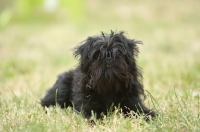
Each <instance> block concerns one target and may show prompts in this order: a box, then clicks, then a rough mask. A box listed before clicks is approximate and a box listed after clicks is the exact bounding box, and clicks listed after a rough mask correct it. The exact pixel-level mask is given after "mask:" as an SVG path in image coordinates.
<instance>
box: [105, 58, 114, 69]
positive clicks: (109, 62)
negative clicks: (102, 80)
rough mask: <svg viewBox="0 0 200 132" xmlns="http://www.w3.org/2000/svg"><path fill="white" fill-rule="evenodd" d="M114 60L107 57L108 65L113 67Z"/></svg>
mask: <svg viewBox="0 0 200 132" xmlns="http://www.w3.org/2000/svg"><path fill="white" fill-rule="evenodd" d="M112 61H113V60H112V59H111V58H106V67H111V65H112Z"/></svg>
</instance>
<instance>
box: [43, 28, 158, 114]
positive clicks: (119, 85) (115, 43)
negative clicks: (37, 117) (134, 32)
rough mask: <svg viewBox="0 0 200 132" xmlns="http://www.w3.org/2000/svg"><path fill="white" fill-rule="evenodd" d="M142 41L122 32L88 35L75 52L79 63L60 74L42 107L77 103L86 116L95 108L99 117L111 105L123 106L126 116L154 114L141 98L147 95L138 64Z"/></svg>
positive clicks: (74, 104)
mask: <svg viewBox="0 0 200 132" xmlns="http://www.w3.org/2000/svg"><path fill="white" fill-rule="evenodd" d="M139 43H141V42H140V41H135V40H132V39H128V38H127V37H126V36H125V35H124V33H123V32H119V33H114V32H113V31H111V33H110V34H105V33H101V35H100V36H94V37H88V38H87V40H86V41H84V42H83V44H82V45H80V46H78V47H77V48H76V49H75V52H74V55H75V57H78V58H79V62H80V64H79V65H78V67H77V68H76V69H74V70H71V71H68V72H65V73H63V74H61V75H59V77H58V79H57V81H56V83H55V84H54V86H53V87H52V88H51V89H50V90H49V91H48V92H47V94H46V96H45V97H44V98H43V99H42V100H41V104H42V106H46V107H49V106H52V105H56V103H58V104H59V105H60V106H61V107H62V108H66V107H68V106H74V108H75V110H77V111H78V112H80V111H82V112H83V114H84V116H85V117H86V118H90V117H91V114H92V111H93V112H94V113H95V114H96V117H97V118H100V117H101V116H102V113H103V114H105V115H106V114H108V113H107V112H108V111H109V110H110V107H111V106H116V107H120V109H121V111H122V113H123V114H125V115H128V114H129V113H130V112H131V111H134V112H136V113H138V114H144V115H146V116H147V117H148V116H152V117H154V116H155V113H154V112H153V111H152V110H150V109H148V108H147V107H145V106H144V105H143V102H142V99H141V98H140V97H141V96H145V95H144V89H143V85H142V83H141V79H142V75H141V72H140V69H139V68H138V66H137V64H136V57H137V56H138V53H139V51H138V47H137V44H139Z"/></svg>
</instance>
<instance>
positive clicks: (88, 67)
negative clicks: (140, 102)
mask: <svg viewBox="0 0 200 132" xmlns="http://www.w3.org/2000/svg"><path fill="white" fill-rule="evenodd" d="M139 43H141V42H140V41H135V40H132V39H128V38H127V37H126V36H125V35H124V32H119V33H114V32H113V31H111V33H110V34H105V33H103V32H102V33H101V35H100V36H94V37H88V38H87V40H85V41H84V42H83V44H82V45H80V46H78V47H77V48H76V50H75V56H76V57H77V56H79V57H80V69H81V72H82V73H83V75H84V78H83V79H84V81H85V82H86V83H87V86H88V88H91V89H94V90H97V91H98V92H100V93H102V92H107V91H113V90H114V91H115V92H118V91H121V90H122V89H121V88H122V87H124V89H125V88H130V89H131V88H133V89H134V88H135V89H137V88H138V87H139V88H138V89H141V90H139V93H141V94H143V88H142V84H141V83H140V81H139V79H140V78H141V74H140V71H139V69H138V67H137V65H136V59H135V58H136V57H137V55H138V52H139V51H138V47H137V44H139Z"/></svg>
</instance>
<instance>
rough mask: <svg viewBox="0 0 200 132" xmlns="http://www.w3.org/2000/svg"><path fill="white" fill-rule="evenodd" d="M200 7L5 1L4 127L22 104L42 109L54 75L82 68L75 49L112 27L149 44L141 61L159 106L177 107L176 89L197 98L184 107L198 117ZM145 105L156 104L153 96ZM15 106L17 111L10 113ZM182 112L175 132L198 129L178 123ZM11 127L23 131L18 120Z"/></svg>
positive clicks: (192, 3) (169, 0) (1, 41)
mask: <svg viewBox="0 0 200 132" xmlns="http://www.w3.org/2000/svg"><path fill="white" fill-rule="evenodd" d="M199 5H200V1H199V0H166V1H162V0H123V1H122V0H0V100H1V102H0V107H1V109H2V110H1V111H0V112H1V113H0V115H1V116H2V117H4V118H5V120H4V125H2V126H3V127H1V125H0V131H1V128H8V130H9V129H10V126H9V125H8V124H9V117H11V116H12V117H13V118H14V120H17V119H18V116H19V115H20V109H23V110H24V111H25V113H29V110H30V109H31V108H30V107H31V106H32V108H33V107H34V108H35V109H33V111H34V112H36V111H39V110H38V109H41V107H40V105H39V104H38V103H36V102H38V101H39V100H40V98H41V97H42V96H43V95H44V94H45V92H46V89H47V88H48V87H50V86H52V85H53V83H54V82H55V80H56V75H58V74H59V73H61V72H63V71H66V70H69V69H72V68H74V67H75V66H77V63H78V62H77V60H76V59H74V58H73V55H72V54H73V52H72V49H73V47H75V46H77V45H78V44H79V43H80V42H82V41H83V40H85V39H86V38H87V37H88V36H93V35H98V34H100V32H101V31H104V32H107V33H109V32H110V30H114V31H121V30H123V31H125V32H126V33H127V36H128V37H129V38H132V39H136V40H141V41H143V43H144V44H143V45H139V48H140V54H139V58H138V64H139V66H140V67H142V70H143V76H144V87H145V89H146V90H148V91H150V93H151V94H152V95H153V96H154V98H155V100H156V101H157V103H158V104H159V105H160V106H159V108H161V110H160V109H159V110H160V111H162V112H163V113H168V115H170V114H171V115H172V111H176V109H177V110H178V109H179V106H177V105H176V104H175V103H173V102H176V100H177V99H176V96H175V91H176V92H177V93H178V95H180V97H181V98H182V99H183V100H184V99H185V100H187V99H188V97H190V98H191V100H190V101H188V102H189V103H187V101H186V104H188V105H189V106H188V107H185V108H186V109H185V110H186V111H187V112H188V115H189V117H190V118H192V119H196V118H193V117H196V115H198V113H199V105H197V104H198V103H197V102H198V101H199V100H197V97H199V89H200V26H199V24H200V8H199ZM188 92H189V94H188ZM16 97H17V99H16ZM33 102H34V103H35V104H33ZM146 103H147V104H148V106H149V107H153V106H152V103H151V102H149V98H147V102H146ZM19 105H20V107H17V106H19ZM10 106H16V107H17V109H13V108H14V107H10ZM36 106H37V107H36ZM187 108H188V109H187ZM13 111H17V113H19V115H17V114H16V115H12V112H13ZM181 111H182V110H181ZM181 111H179V112H181ZM187 112H186V113H187ZM176 113H178V112H176ZM22 114H23V113H22ZM181 114H182V113H181ZM37 115H38V117H41V115H40V113H37ZM182 115H185V113H184V114H182ZM186 115H187V114H186ZM173 117H174V116H173ZM173 117H172V118H173ZM179 117H182V118H176V119H174V120H175V122H178V125H177V127H178V126H182V127H181V128H180V129H179V128H177V131H182V130H184V131H185V130H186V131H187V130H188V129H191V130H192V129H193V130H194V131H195V130H197V129H196V127H195V125H190V126H184V125H183V124H184V123H182V121H180V120H182V119H186V118H185V117H184V116H179ZM189 117H187V118H188V119H190V118H189ZM168 118H170V117H166V118H163V119H164V121H163V124H167V125H166V126H165V127H168V130H169V131H170V130H171V128H173V126H174V123H173V122H171V121H169V122H167V119H168ZM1 119H3V118H1ZM165 119H166V120H165ZM27 120H29V119H24V122H23V121H22V124H23V123H24V124H26V121H27ZM36 121H37V119H36ZM161 122H162V121H161ZM183 122H184V121H183ZM193 122H194V121H193ZM45 123H46V122H45V121H44V124H45ZM11 124H12V121H11ZM186 124H187V122H186ZM22 126H23V125H22ZM61 126H62V125H61ZM161 126H162V125H161ZM24 127H25V125H24ZM12 128H13V129H14V130H15V129H20V128H18V127H17V125H13V126H12ZM22 128H23V127H22ZM182 128H184V129H182ZM25 130H26V129H25ZM33 130H35V129H34V128H33Z"/></svg>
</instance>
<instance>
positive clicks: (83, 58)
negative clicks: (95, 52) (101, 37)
mask: <svg viewBox="0 0 200 132" xmlns="http://www.w3.org/2000/svg"><path fill="white" fill-rule="evenodd" d="M94 41H95V39H94V38H93V37H88V38H87V39H86V40H85V41H83V42H82V43H81V45H80V46H77V47H76V48H75V51H74V56H75V58H78V57H79V61H80V64H81V68H82V69H83V70H86V68H87V67H88V64H89V53H90V50H91V44H92V43H93V42H94Z"/></svg>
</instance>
